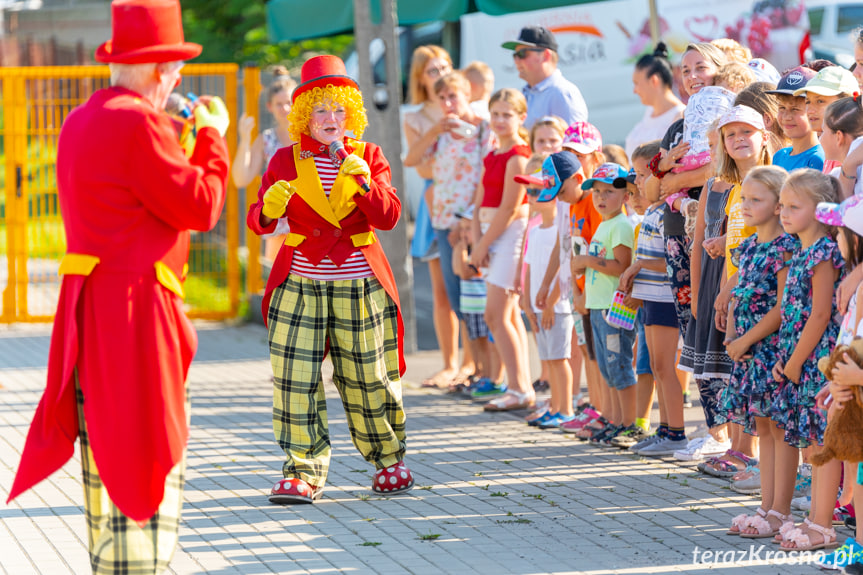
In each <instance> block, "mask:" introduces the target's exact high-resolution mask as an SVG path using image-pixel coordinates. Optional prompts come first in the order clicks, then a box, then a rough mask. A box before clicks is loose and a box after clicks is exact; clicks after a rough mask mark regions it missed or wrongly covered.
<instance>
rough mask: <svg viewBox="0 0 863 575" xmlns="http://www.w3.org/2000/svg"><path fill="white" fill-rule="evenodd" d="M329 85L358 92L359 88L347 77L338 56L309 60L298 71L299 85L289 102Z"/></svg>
mask: <svg viewBox="0 0 863 575" xmlns="http://www.w3.org/2000/svg"><path fill="white" fill-rule="evenodd" d="M329 85H332V86H350V87H351V88H356V89H358V90H359V88H360V86H359V84H357V83H356V82H355V81H354V80H353V79H351V78H350V77H348V71H347V70H346V69H345V63H344V62H342V59H341V58H339V57H338V56H315V57H314V58H309V59H308V60H306V63H305V64H303V69H302V70H301V71H300V85H299V86H297V87H296V88H295V89H294V93H293V95H292V96H291V101H292V102H295V101H296V100H297V97H298V96H299V95H300V94H302V93H304V92H308V91H309V90H311V89H312V88H323V87H325V86H329Z"/></svg>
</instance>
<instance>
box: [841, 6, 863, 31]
mask: <svg viewBox="0 0 863 575" xmlns="http://www.w3.org/2000/svg"><path fill="white" fill-rule="evenodd" d="M860 22H863V4H850V5H848V6H840V7H839V18H838V21H837V23H836V32H838V33H839V34H843V33H845V32H851V31H852V30H854V29H855V28H857V27H858V26H859V25H860Z"/></svg>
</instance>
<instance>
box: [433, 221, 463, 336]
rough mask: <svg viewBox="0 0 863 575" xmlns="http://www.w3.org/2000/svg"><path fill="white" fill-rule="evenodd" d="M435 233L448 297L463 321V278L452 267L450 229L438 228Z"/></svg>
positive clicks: (453, 308) (451, 306) (452, 307)
mask: <svg viewBox="0 0 863 575" xmlns="http://www.w3.org/2000/svg"><path fill="white" fill-rule="evenodd" d="M434 233H435V238H436V239H437V247H438V250H440V267H441V271H442V272H443V283H444V286H445V287H446V298H447V299H448V300H449V305H450V308H451V309H452V310H453V311H454V312H455V315H456V316H458V319H459V321H461V320H463V319H464V317H463V316H462V313H461V278H460V277H458V276H457V275H455V272H454V271H453V269H452V246H451V245H449V230H438V229H436V230H435V231H434Z"/></svg>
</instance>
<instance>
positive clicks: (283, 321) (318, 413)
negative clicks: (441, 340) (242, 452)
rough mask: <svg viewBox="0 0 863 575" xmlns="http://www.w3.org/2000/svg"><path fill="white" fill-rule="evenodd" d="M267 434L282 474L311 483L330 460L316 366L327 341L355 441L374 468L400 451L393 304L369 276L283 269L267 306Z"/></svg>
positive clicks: (319, 482) (319, 479) (322, 477)
mask: <svg viewBox="0 0 863 575" xmlns="http://www.w3.org/2000/svg"><path fill="white" fill-rule="evenodd" d="M268 322H269V340H270V361H271V363H272V366H273V374H274V375H275V385H274V387H273V432H274V434H275V438H276V441H277V442H278V444H279V446H280V447H281V448H282V450H284V452H285V455H286V456H287V457H286V461H285V463H284V465H283V466H282V473H283V474H284V476H285V477H286V478H293V477H298V478H300V479H302V480H304V481H306V482H307V483H308V484H309V485H312V486H314V487H321V486H323V485H324V483H325V482H326V478H327V471H328V469H329V463H330V451H331V450H330V437H329V431H328V428H327V402H326V397H325V396H324V386H323V377H322V374H321V364H322V362H323V360H324V355H325V350H326V349H327V344H329V354H330V358H331V359H332V362H333V368H334V374H333V382H334V383H335V385H336V387H337V388H338V390H339V395H340V396H341V398H342V404H343V405H344V408H345V414H346V415H347V420H348V428H349V430H350V433H351V439H352V440H353V443H354V446H356V448H357V449H358V450H359V452H360V453H361V454H362V456H363V457H364V458H365V459H366V461H368V462H370V463H373V464H374V465H375V467H376V468H377V469H381V468H384V467H389V466H391V465H395V464H396V463H398V462H399V461H401V460H402V459H403V458H404V454H405V413H404V408H403V406H402V390H401V379H400V377H399V358H398V336H397V329H398V325H397V308H396V305H395V302H393V300H392V299H391V298H390V297H389V296H388V295H387V293H386V291H385V290H384V288H383V287H382V286H381V284H380V282H378V280H377V279H376V278H374V277H371V278H362V279H355V280H336V281H321V280H313V279H309V278H304V277H300V276H297V275H295V274H290V275H289V276H288V279H286V280H285V282H284V283H282V285H280V286H279V287H277V288H276V289H275V290H274V291H273V297H272V300H271V302H270V309H269V312H268Z"/></svg>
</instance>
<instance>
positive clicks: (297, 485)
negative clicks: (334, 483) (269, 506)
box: [270, 477, 324, 505]
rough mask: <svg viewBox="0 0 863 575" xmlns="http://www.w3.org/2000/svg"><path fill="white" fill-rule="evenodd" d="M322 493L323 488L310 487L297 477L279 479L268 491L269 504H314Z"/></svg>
mask: <svg viewBox="0 0 863 575" xmlns="http://www.w3.org/2000/svg"><path fill="white" fill-rule="evenodd" d="M323 492H324V488H323V487H312V486H311V485H309V484H308V483H306V482H305V481H303V480H302V479H300V478H299V477H292V478H290V479H281V480H279V482H278V483H276V484H275V485H273V489H272V490H271V491H270V503H276V504H278V505H289V504H291V503H314V501H315V500H316V499H319V498H320V497H321V495H322V494H323Z"/></svg>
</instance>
